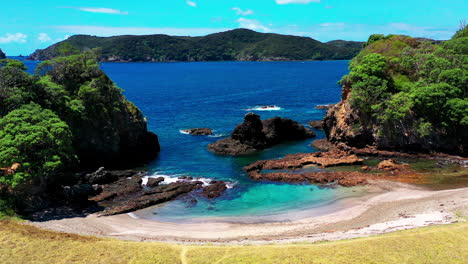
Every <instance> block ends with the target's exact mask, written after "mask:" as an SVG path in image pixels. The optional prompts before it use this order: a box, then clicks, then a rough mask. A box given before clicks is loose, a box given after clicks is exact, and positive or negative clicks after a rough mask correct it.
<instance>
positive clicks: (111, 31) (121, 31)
mask: <svg viewBox="0 0 468 264" xmlns="http://www.w3.org/2000/svg"><path fill="white" fill-rule="evenodd" d="M55 28H56V29H57V30H58V31H61V32H65V33H70V34H87V35H95V36H101V37H109V36H118V35H150V34H167V35H175V36H203V35H207V34H212V33H217V32H221V31H226V30H229V29H227V28H151V27H99V26H86V25H71V26H56V27H55Z"/></svg>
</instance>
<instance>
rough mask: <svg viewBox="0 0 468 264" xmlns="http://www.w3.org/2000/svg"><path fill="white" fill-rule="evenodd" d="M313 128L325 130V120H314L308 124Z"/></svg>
mask: <svg viewBox="0 0 468 264" xmlns="http://www.w3.org/2000/svg"><path fill="white" fill-rule="evenodd" d="M307 125H309V126H310V127H311V128H315V129H323V120H312V121H309V122H308V123H307Z"/></svg>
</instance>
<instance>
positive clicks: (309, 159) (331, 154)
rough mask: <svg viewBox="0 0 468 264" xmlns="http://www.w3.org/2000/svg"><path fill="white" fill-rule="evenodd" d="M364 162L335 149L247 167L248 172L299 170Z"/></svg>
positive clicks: (288, 156)
mask: <svg viewBox="0 0 468 264" xmlns="http://www.w3.org/2000/svg"><path fill="white" fill-rule="evenodd" d="M363 161H364V160H363V159H361V158H359V157H358V156H356V155H355V154H351V153H349V152H347V151H342V150H339V149H334V150H332V151H328V152H314V153H299V154H292V155H287V156H285V157H284V158H281V159H274V160H260V161H256V162H254V163H252V164H250V165H248V166H246V167H244V170H245V171H247V172H251V171H261V170H281V169H297V168H302V167H304V166H306V165H311V164H316V165H318V166H321V167H324V168H325V167H331V166H340V165H354V164H361V163H362V162H363Z"/></svg>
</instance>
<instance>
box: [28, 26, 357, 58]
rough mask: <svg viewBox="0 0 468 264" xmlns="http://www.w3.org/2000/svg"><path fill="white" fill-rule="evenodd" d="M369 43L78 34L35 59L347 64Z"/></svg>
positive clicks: (251, 34)
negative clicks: (85, 55)
mask: <svg viewBox="0 0 468 264" xmlns="http://www.w3.org/2000/svg"><path fill="white" fill-rule="evenodd" d="M363 44H364V42H357V41H344V40H334V41H330V42H326V43H322V42H320V41H317V40H314V39H312V38H308V37H298V36H290V35H280V34H272V33H259V32H255V31H252V30H248V29H234V30H230V31H226V32H221V33H215V34H211V35H207V36H203V37H180V36H168V35H160V34H158V35H146V36H130V35H125V36H114V37H96V36H89V35H75V36H72V37H70V38H68V39H66V40H64V41H61V42H58V43H56V44H54V45H52V46H50V47H48V48H46V49H38V50H36V51H35V52H34V53H33V54H31V56H29V59H30V60H50V59H53V58H56V57H60V56H68V55H74V54H79V53H81V52H83V51H86V50H90V49H98V51H99V58H98V59H99V60H100V61H107V62H136V61H148V62H167V61H298V60H299V61H301V60H347V59H351V58H353V57H354V56H356V55H357V54H358V53H359V51H360V50H361V48H362V45H363Z"/></svg>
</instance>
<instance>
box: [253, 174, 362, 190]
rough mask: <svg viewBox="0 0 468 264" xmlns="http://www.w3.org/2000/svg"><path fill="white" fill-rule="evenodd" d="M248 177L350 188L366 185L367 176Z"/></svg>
mask: <svg viewBox="0 0 468 264" xmlns="http://www.w3.org/2000/svg"><path fill="white" fill-rule="evenodd" d="M249 175H250V177H251V178H252V179H254V180H266V181H274V182H287V183H302V182H307V183H310V184H329V183H335V182H336V183H337V184H339V185H341V186H345V187H350V186H356V185H363V184H366V183H367V179H369V174H365V173H361V172H347V171H337V172H309V173H286V172H273V173H258V172H255V173H250V174H249Z"/></svg>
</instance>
